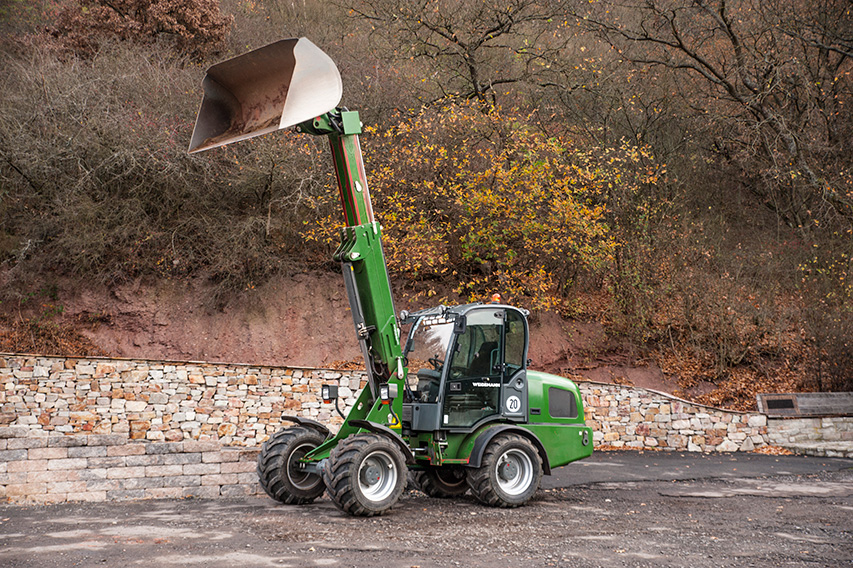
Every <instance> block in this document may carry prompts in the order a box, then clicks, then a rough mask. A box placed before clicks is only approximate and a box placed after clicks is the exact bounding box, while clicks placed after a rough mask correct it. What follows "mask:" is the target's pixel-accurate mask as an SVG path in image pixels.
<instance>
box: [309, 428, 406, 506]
mask: <svg viewBox="0 0 853 568" xmlns="http://www.w3.org/2000/svg"><path fill="white" fill-rule="evenodd" d="M323 479H324V481H325V482H326V489H327V491H328V493H329V497H331V498H332V501H333V502H334V503H335V505H336V506H337V507H338V508H339V509H340V510H342V511H344V512H346V513H349V514H351V515H358V516H361V517H372V516H374V515H381V514H382V513H384V512H385V511H387V510H388V509H390V508H391V507H393V506H394V504H395V503H396V502H397V500H398V499H400V495H402V494H403V489H405V487H406V479H407V476H406V460H405V458H404V457H403V453H402V452H401V451H400V448H398V447H397V445H396V444H395V443H394V442H393V441H391V440H389V439H388V438H386V437H384V436H380V435H378V434H354V435H352V436H349V437H348V438H345V439H344V440H342V441H341V442H340V443H338V445H337V446H336V447H335V449H333V450H332V453H331V454H329V460H328V462H327V463H326V467H325V468H324V469H323Z"/></svg>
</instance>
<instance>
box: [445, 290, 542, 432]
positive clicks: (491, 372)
mask: <svg viewBox="0 0 853 568" xmlns="http://www.w3.org/2000/svg"><path fill="white" fill-rule="evenodd" d="M464 317H465V326H464V331H463V332H462V333H459V334H457V335H456V339H455V343H454V345H453V347H452V348H451V356H450V357H449V359H450V368H449V369H448V370H447V376H446V380H445V388H444V406H443V413H442V427H444V428H454V429H469V428H472V427H474V426H475V425H476V424H478V423H479V422H481V421H484V420H486V419H489V418H498V417H500V416H506V417H507V418H510V419H513V420H523V419H525V418H526V417H527V380H526V373H525V372H524V357H525V356H526V353H527V331H526V328H527V326H526V320H525V318H524V316H523V315H522V314H521V313H520V312H518V311H517V310H515V309H511V308H506V307H491V306H484V307H480V308H475V309H473V310H470V311H468V312H467V313H466V314H465V316H464Z"/></svg>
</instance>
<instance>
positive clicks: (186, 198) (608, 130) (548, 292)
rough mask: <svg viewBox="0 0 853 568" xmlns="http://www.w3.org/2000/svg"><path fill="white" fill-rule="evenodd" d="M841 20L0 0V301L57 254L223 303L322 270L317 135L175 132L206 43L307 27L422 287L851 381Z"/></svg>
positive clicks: (789, 9)
mask: <svg viewBox="0 0 853 568" xmlns="http://www.w3.org/2000/svg"><path fill="white" fill-rule="evenodd" d="M850 21H851V5H850V3H849V2H848V1H846V0H819V1H817V2H801V1H799V0H795V1H793V2H791V1H782V0H767V1H766V2H760V3H756V2H747V1H745V0H733V1H726V2H722V1H720V0H697V1H692V0H690V1H689V0H665V1H660V2H658V1H656V2H645V1H642V0H637V1H634V0H628V1H623V2H615V1H613V0H596V1H594V2H583V3H577V2H569V1H566V0H554V1H552V0H512V1H511V2H499V1H497V0H454V1H449V0H416V1H412V0H336V1H335V2H326V1H323V0H300V1H299V2H287V3H285V2H259V1H254V0H221V1H217V0H155V1H151V2H142V1H140V0H110V1H104V0H63V1H56V2H54V1H52V0H39V1H33V2H23V1H11V2H6V3H3V5H2V6H0V30H2V31H3V32H4V33H3V36H2V42H0V48H2V49H0V71H2V72H3V76H4V80H3V81H2V82H0V277H1V278H2V281H3V284H4V286H3V295H2V297H0V300H5V301H6V302H7V304H6V305H8V302H9V301H10V300H9V298H11V301H13V302H14V301H15V298H20V297H22V296H25V295H26V294H27V291H28V289H29V288H31V287H32V286H33V283H32V281H31V280H32V278H33V275H41V277H42V278H47V279H50V278H52V277H54V275H57V274H59V275H66V276H68V275H71V276H77V277H79V278H81V279H83V280H84V281H86V282H92V281H96V282H99V283H103V284H105V285H109V284H111V283H114V282H119V281H127V280H130V279H137V278H149V279H160V278H172V279H180V278H206V279H209V280H211V281H213V282H214V283H215V284H216V285H217V286H218V288H217V290H218V292H217V293H216V298H215V301H214V302H213V304H214V305H217V306H221V305H223V304H225V303H227V302H228V299H229V298H230V297H233V296H234V295H235V294H246V293H251V290H252V288H254V287H255V286H256V285H257V284H260V283H262V282H263V281H264V280H266V279H268V278H270V277H272V276H275V275H280V274H287V273H292V272H295V271H300V270H304V269H306V268H314V269H323V270H325V269H333V270H336V269H337V268H336V267H335V266H334V265H333V264H332V263H331V262H330V261H329V258H330V254H329V253H330V252H331V250H333V249H334V248H335V246H336V245H337V241H338V235H337V227H338V226H339V225H340V212H339V210H338V209H339V208H338V204H337V196H336V190H335V188H334V177H333V174H332V172H331V171H330V165H329V164H330V161H329V159H328V156H327V154H326V153H327V151H328V150H327V147H326V145H325V143H324V141H322V140H318V139H313V138H310V137H306V136H299V135H297V134H296V133H293V132H282V133H277V134H274V135H271V136H267V137H263V138H258V139H253V140H251V141H247V142H245V143H242V144H239V145H233V146H229V147H227V148H222V149H218V150H214V151H211V152H209V153H205V154H204V155H202V156H187V155H186V145H187V142H188V140H189V136H190V132H191V130H192V125H193V121H194V117H195V111H196V109H197V108H198V101H199V100H200V89H199V84H200V80H201V78H202V76H203V74H204V69H205V67H206V66H207V65H209V64H212V63H214V62H216V61H218V60H220V59H222V58H224V57H226V56H229V55H235V54H236V53H238V52H242V51H245V50H247V49H249V48H253V47H258V46H259V45H261V44H263V43H267V42H268V41H273V40H275V39H280V38H281V37H283V36H302V35H304V36H308V37H310V39H311V40H312V41H314V42H315V43H316V44H318V45H320V46H321V47H322V48H323V49H324V50H326V51H328V52H329V53H330V54H331V55H332V57H333V58H334V60H335V61H336V62H337V64H338V66H339V67H340V69H341V72H342V75H343V78H344V84H345V88H346V92H345V99H344V103H345V104H347V105H348V106H349V107H350V108H356V109H358V110H359V111H360V112H361V117H362V120H363V122H364V125H365V128H364V135H363V136H362V147H363V148H364V151H365V159H366V162H367V172H368V177H369V183H370V185H371V190H372V192H373V198H374V206H375V209H376V212H377V216H378V217H379V219H380V220H381V222H382V224H383V228H384V235H385V237H386V238H385V247H386V248H385V250H386V254H387V257H388V263H389V269H390V271H391V273H392V277H394V278H395V280H396V281H398V282H400V283H401V284H400V285H401V286H402V287H403V288H405V289H406V291H407V292H409V293H414V294H421V295H422V296H423V298H422V299H423V300H424V303H426V302H427V301H429V303H434V302H436V301H438V300H447V301H468V300H471V299H482V298H484V297H488V295H489V294H491V293H492V292H500V293H502V294H503V295H504V299H505V300H507V301H511V302H515V303H517V304H519V305H521V306H523V307H527V308H532V309H534V310H536V311H540V310H557V311H559V312H560V313H561V314H562V315H564V316H571V317H577V318H588V319H596V320H598V321H600V322H601V323H602V324H603V325H604V326H605V328H606V329H607V332H608V334H609V337H611V338H612V339H613V340H614V342H615V343H617V344H619V345H623V346H624V345H628V348H626V349H627V351H628V352H630V353H632V354H634V355H636V356H637V357H638V358H640V359H642V360H645V361H653V362H654V363H656V364H657V365H659V366H660V367H661V368H662V369H663V370H664V371H665V372H666V373H667V374H669V375H670V376H672V377H677V378H679V379H680V383H681V387H682V391H683V394H685V396H694V395H695V396H702V397H703V398H702V400H704V401H705V402H709V403H714V404H725V405H728V406H732V407H739V408H745V407H747V406H750V405H752V404H753V401H754V394H755V392H756V391H758V390H765V391H766V390H772V389H793V388H803V389H812V390H845V389H846V390H850V389H853V383H851V377H853V346H851V342H850V338H851V337H853V288H851V286H853V151H851V141H852V140H853V113H851V112H850V108H851V105H853V43H851V39H850ZM534 315H535V313H534ZM33 329H36V328H34V327H29V328H27V329H26V330H24V331H23V332H22V333H28V332H30V331H32V330H33ZM586 355H588V356H589V357H590V358H595V357H597V356H599V355H601V354H600V353H589V354H586ZM566 364H567V365H568V362H567V363H566ZM566 370H567V371H571V369H568V368H567V369H566ZM696 393H703V394H701V395H698V394H696Z"/></svg>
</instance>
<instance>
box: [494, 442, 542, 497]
mask: <svg viewBox="0 0 853 568" xmlns="http://www.w3.org/2000/svg"><path fill="white" fill-rule="evenodd" d="M495 474H496V475H495V477H496V478H497V481H498V487H500V489H501V491H503V492H504V493H506V494H507V495H511V496H518V495H521V494H522V493H524V492H525V491H527V489H528V488H529V487H530V484H531V483H533V461H532V460H531V459H530V456H528V455H527V452H524V451H522V450H519V449H516V448H512V449H509V450H507V451H506V452H504V453H503V455H501V457H500V459H498V463H497V465H496V466H495Z"/></svg>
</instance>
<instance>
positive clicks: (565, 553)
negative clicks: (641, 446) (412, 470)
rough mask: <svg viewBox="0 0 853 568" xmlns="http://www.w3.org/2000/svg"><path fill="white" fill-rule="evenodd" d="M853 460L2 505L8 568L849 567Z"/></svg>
mask: <svg viewBox="0 0 853 568" xmlns="http://www.w3.org/2000/svg"><path fill="white" fill-rule="evenodd" d="M851 519H853V469H849V468H846V469H841V470H838V471H831V472H818V473H813V474H799V475H772V476H765V477H751V478H741V477H734V478H726V479H720V478H714V479H703V480H698V481H697V480H666V481H664V480H650V481H636V482H635V481H619V482H603V483H584V484H581V485H573V486H570V487H563V488H554V489H543V490H540V491H539V492H538V493H537V495H536V497H535V498H534V500H533V501H532V502H531V503H529V504H528V505H527V506H526V507H523V508H521V509H516V510H502V509H491V508H486V507H482V506H480V505H479V504H477V503H476V502H475V501H474V500H473V499H470V498H467V497H466V498H462V499H456V500H438V499H430V498H427V497H425V496H423V495H422V494H420V493H418V492H415V491H410V492H407V493H406V494H405V495H404V496H403V498H402V500H401V501H400V503H399V504H398V505H397V506H396V507H395V508H394V509H393V510H392V511H391V512H390V513H388V514H387V515H385V516H382V517H378V518H372V519H363V518H353V517H348V516H345V515H343V514H342V513H340V512H339V511H338V510H337V509H336V508H335V507H334V506H333V505H332V503H331V502H330V501H329V500H327V499H325V498H323V499H320V500H318V501H317V502H316V503H314V504H312V505H307V506H302V507H296V506H283V505H277V504H275V503H273V502H272V501H270V500H267V499H242V500H216V501H204V500H182V501H144V502H130V503H102V504H67V505H54V506H46V507H11V506H6V507H0V566H4V567H5V566H8V567H19V566H20V567H33V568H47V567H63V568H64V567H67V566H203V567H204V568H219V567H235V566H240V567H246V568H251V567H267V566H272V567H284V566H294V567H306V566H336V567H337V566H356V567H366V566H370V567H377V568H384V567H388V568H392V567H393V568H397V567H406V568H408V567H413V566H417V567H421V568H427V567H444V566H451V567H452V566H466V567H470V568H485V567H489V568H495V567H502V566H518V567H522V566H524V567H527V566H564V567H594V566H636V567H641V566H651V567H660V566H673V567H674V566H685V567H691V568H702V567H708V568H710V567H714V568H716V567H721V566H782V567H787V566H809V567H812V566H851V565H853V563H852V562H851V559H853V534H851V533H853V520H851Z"/></svg>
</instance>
